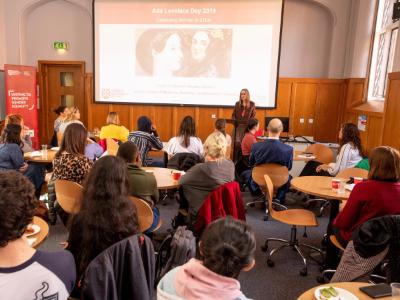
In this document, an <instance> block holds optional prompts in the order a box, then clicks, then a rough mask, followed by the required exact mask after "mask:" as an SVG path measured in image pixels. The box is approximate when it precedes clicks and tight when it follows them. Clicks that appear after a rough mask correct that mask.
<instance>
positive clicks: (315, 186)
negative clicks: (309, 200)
mask: <svg viewBox="0 0 400 300" xmlns="http://www.w3.org/2000/svg"><path fill="white" fill-rule="evenodd" d="M332 179H333V177H328V176H302V177H296V178H293V179H292V180H291V182H290V184H291V185H292V187H293V188H295V189H296V190H298V191H300V192H303V193H305V194H309V195H313V196H317V197H321V198H326V199H329V200H347V199H348V198H349V196H350V192H349V191H348V190H345V192H344V194H339V193H337V192H333V191H332Z"/></svg>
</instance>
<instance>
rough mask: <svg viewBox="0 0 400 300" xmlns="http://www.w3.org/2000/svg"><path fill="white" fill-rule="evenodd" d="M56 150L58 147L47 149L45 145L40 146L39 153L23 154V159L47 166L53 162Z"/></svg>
mask: <svg viewBox="0 0 400 300" xmlns="http://www.w3.org/2000/svg"><path fill="white" fill-rule="evenodd" d="M58 149H59V148H58V147H53V148H51V149H47V145H42V149H41V150H39V151H33V152H26V153H24V159H25V160H26V161H32V162H36V163H44V164H49V163H52V162H53V160H54V156H55V155H56V153H57V151H58Z"/></svg>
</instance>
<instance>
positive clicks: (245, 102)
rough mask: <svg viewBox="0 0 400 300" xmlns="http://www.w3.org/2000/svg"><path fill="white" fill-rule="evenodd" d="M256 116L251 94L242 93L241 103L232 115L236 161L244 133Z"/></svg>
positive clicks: (244, 91)
mask: <svg viewBox="0 0 400 300" xmlns="http://www.w3.org/2000/svg"><path fill="white" fill-rule="evenodd" d="M255 116H256V105H255V104H254V102H253V101H250V93H249V90H248V89H242V90H241V91H240V97H239V101H237V102H236V103H235V107H234V109H233V113H232V120H234V122H235V123H234V126H235V128H234V132H233V137H234V156H233V157H234V161H236V160H237V159H238V151H239V149H240V145H241V143H242V139H243V136H244V133H245V131H246V128H247V123H248V122H249V120H250V119H252V118H254V117H255Z"/></svg>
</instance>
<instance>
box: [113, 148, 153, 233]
mask: <svg viewBox="0 0 400 300" xmlns="http://www.w3.org/2000/svg"><path fill="white" fill-rule="evenodd" d="M117 157H119V158H121V159H123V160H124V161H125V163H126V164H127V167H128V168H127V169H128V180H129V194H130V195H132V196H135V197H138V198H140V199H142V200H144V201H146V202H147V203H148V204H149V205H150V206H151V208H152V209H153V224H152V226H151V227H150V228H149V229H148V230H147V232H152V231H153V229H154V228H155V227H156V226H157V225H158V221H159V216H160V213H159V211H158V208H157V207H156V206H155V205H156V204H157V202H158V199H159V194H158V189H157V181H156V178H155V177H154V175H153V174H152V173H148V172H146V171H145V170H143V169H141V168H140V167H141V165H142V163H141V161H140V156H139V151H138V149H137V147H136V145H135V144H134V143H132V142H130V141H127V142H125V143H123V144H122V145H121V146H119V148H118V152H117Z"/></svg>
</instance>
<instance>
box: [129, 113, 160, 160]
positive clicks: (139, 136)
mask: <svg viewBox="0 0 400 300" xmlns="http://www.w3.org/2000/svg"><path fill="white" fill-rule="evenodd" d="M128 140H129V141H131V142H133V143H134V144H135V145H136V147H137V148H138V150H139V152H140V159H141V161H142V165H143V166H144V167H146V166H151V167H164V162H162V161H155V160H152V159H151V158H148V157H147V154H148V152H149V151H150V150H151V149H157V150H161V149H162V148H163V143H162V142H161V140H160V138H159V137H158V133H157V129H156V127H155V126H154V124H152V122H151V120H150V118H149V117H147V116H141V117H140V118H139V119H138V121H137V130H136V131H133V132H131V133H129V136H128Z"/></svg>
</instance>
